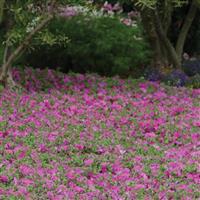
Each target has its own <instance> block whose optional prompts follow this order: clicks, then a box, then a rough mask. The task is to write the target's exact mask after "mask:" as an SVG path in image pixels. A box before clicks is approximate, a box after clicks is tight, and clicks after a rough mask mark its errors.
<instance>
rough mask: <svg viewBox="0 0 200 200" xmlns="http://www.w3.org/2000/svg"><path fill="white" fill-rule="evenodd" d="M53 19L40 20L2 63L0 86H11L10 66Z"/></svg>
mask: <svg viewBox="0 0 200 200" xmlns="http://www.w3.org/2000/svg"><path fill="white" fill-rule="evenodd" d="M52 18H53V15H49V16H47V18H45V19H44V20H42V22H41V23H39V24H38V25H37V26H36V27H35V28H34V29H33V30H32V31H31V32H30V33H29V34H28V35H27V37H26V38H25V39H24V41H23V42H22V43H21V44H20V45H19V46H18V47H17V48H16V50H15V51H14V52H13V53H11V55H9V57H8V58H7V60H6V62H5V63H3V66H2V71H1V75H0V82H1V84H2V85H4V86H7V85H10V86H11V87H12V86H13V81H10V79H9V78H10V75H9V73H8V72H9V70H10V68H11V64H12V63H13V61H14V60H15V59H16V58H17V57H18V56H19V55H20V53H21V52H22V51H23V50H24V49H26V47H27V46H28V45H29V42H30V41H31V39H32V38H33V36H34V35H35V34H36V33H38V32H39V31H40V30H41V29H42V28H43V27H44V26H45V25H46V24H47V23H48V22H49V21H50V20H51V19H52Z"/></svg>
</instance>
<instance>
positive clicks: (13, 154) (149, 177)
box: [0, 68, 200, 200]
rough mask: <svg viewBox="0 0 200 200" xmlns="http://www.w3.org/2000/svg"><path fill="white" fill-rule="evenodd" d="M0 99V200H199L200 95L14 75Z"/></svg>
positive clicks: (146, 85) (120, 82)
mask: <svg viewBox="0 0 200 200" xmlns="http://www.w3.org/2000/svg"><path fill="white" fill-rule="evenodd" d="M13 75H14V78H15V80H16V81H17V82H18V83H21V84H22V85H23V86H24V87H25V88H26V89H27V91H21V92H18V93H17V92H16V93H15V92H13V91H9V90H4V91H3V92H2V93H1V96H0V199H27V200H28V199H50V200H55V199H56V200H59V199H60V200H61V199H85V200H93V199H102V200H106V199H114V200H120V199H121V200H124V199H163V200H168V199H182V200H192V199H199V198H200V193H199V191H200V187H199V185H200V148H199V147H200V104H199V102H200V90H199V89H198V90H190V89H186V88H173V87H166V86H164V85H161V84H159V83H155V82H154V83H152V82H146V81H142V80H132V79H126V80H125V79H120V78H118V77H113V78H106V77H100V76H98V75H95V74H85V75H82V74H68V75H67V74H62V73H58V72H55V71H52V70H39V69H37V70H33V69H31V68H26V69H25V70H24V71H20V70H19V69H14V70H13Z"/></svg>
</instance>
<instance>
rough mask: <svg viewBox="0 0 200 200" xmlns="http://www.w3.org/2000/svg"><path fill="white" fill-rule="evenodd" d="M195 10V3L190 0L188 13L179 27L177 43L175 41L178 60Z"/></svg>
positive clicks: (180, 57)
mask: <svg viewBox="0 0 200 200" xmlns="http://www.w3.org/2000/svg"><path fill="white" fill-rule="evenodd" d="M196 12H197V6H196V3H195V1H192V3H191V6H190V9H189V11H188V14H187V16H186V18H185V21H184V23H183V26H182V28H181V31H180V33H179V36H178V40H177V43H176V53H177V55H178V58H179V60H180V61H181V59H182V54H183V47H184V44H185V40H186V37H187V34H188V31H189V29H190V27H191V25H192V22H193V20H194V18H195V15H196Z"/></svg>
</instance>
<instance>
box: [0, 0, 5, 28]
mask: <svg viewBox="0 0 200 200" xmlns="http://www.w3.org/2000/svg"><path fill="white" fill-rule="evenodd" d="M4 4H5V0H0V24H1V23H2V21H3V11H4Z"/></svg>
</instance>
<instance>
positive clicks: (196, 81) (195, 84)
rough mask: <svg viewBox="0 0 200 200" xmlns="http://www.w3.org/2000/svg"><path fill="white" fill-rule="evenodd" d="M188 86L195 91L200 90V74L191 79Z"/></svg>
mask: <svg viewBox="0 0 200 200" xmlns="http://www.w3.org/2000/svg"><path fill="white" fill-rule="evenodd" d="M187 86H188V87H190V88H195V89H197V88H200V74H196V75H194V76H192V77H190V79H189V81H188V82H187Z"/></svg>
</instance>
